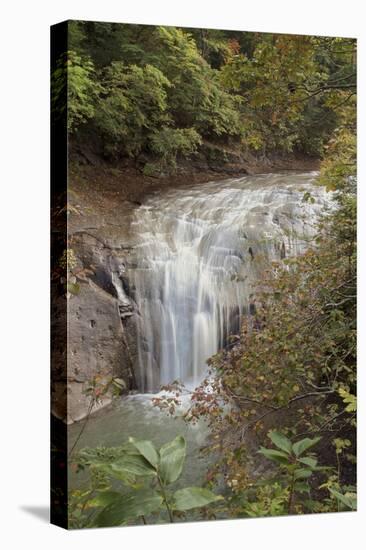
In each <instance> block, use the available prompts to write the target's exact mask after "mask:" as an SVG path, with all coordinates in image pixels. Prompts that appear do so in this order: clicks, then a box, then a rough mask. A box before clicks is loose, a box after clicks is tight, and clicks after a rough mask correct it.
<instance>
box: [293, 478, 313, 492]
mask: <svg viewBox="0 0 366 550" xmlns="http://www.w3.org/2000/svg"><path fill="white" fill-rule="evenodd" d="M294 489H295V491H297V492H298V493H310V487H309V485H308V484H307V483H306V482H301V481H300V482H299V483H295V485H294Z"/></svg>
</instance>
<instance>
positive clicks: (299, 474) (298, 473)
mask: <svg viewBox="0 0 366 550" xmlns="http://www.w3.org/2000/svg"><path fill="white" fill-rule="evenodd" d="M312 474H313V470H309V469H308V468H300V469H298V470H295V472H294V479H295V480H296V479H307V478H308V477H310V476H311V475H312Z"/></svg>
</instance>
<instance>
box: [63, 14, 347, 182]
mask: <svg viewBox="0 0 366 550" xmlns="http://www.w3.org/2000/svg"><path fill="white" fill-rule="evenodd" d="M68 27H69V45H68V48H69V50H68V52H66V53H65V54H64V55H63V56H62V57H61V58H60V60H59V63H58V66H57V68H56V69H55V71H54V74H53V84H54V90H55V93H54V103H53V107H54V109H55V110H57V109H59V110H60V109H61V110H62V109H64V108H65V106H66V101H65V99H66V93H67V98H68V127H69V131H70V132H71V133H72V134H73V135H74V138H77V137H79V138H80V140H81V141H82V142H85V141H88V140H91V141H93V142H95V141H99V143H100V145H101V149H102V150H103V153H104V154H105V155H107V156H114V157H121V156H122V157H123V156H127V157H132V158H134V159H135V160H137V159H138V158H139V157H140V158H142V162H144V163H145V164H146V163H147V164H148V166H147V169H146V170H147V172H148V173H151V172H153V171H154V170H155V171H161V170H162V169H167V168H174V167H175V165H176V159H177V157H178V156H181V157H185V156H189V155H192V154H193V153H195V152H196V151H197V150H199V148H200V145H201V144H202V143H203V142H208V143H213V144H215V145H216V146H219V147H220V146H221V147H226V148H228V147H229V149H231V150H235V151H236V152H237V153H240V152H241V153H245V152H254V153H256V154H260V155H268V154H272V153H276V154H281V153H288V152H291V151H298V152H301V153H303V154H310V155H313V156H320V155H321V154H322V153H323V151H324V145H325V144H326V143H327V141H328V139H329V137H330V136H331V134H332V132H333V131H334V129H335V128H336V127H337V125H338V123H339V116H338V105H339V104H343V103H344V102H345V101H347V99H349V98H351V97H352V96H353V95H354V93H355V86H356V81H355V66H356V65H355V63H356V61H355V41H354V40H352V39H341V38H337V39H330V38H320V37H307V36H295V35H294V36H292V35H273V34H263V33H248V32H234V31H218V30H199V29H180V28H175V27H150V26H145V25H122V24H113V23H93V22H83V21H71V22H69V23H68ZM66 69H68V74H67V83H66V78H65V70H66ZM66 88H67V90H66ZM167 145H168V146H167ZM146 156H147V157H148V158H147V159H146V158H145V157H146ZM151 164H152V165H151Z"/></svg>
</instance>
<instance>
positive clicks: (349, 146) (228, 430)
mask: <svg viewBox="0 0 366 550" xmlns="http://www.w3.org/2000/svg"><path fill="white" fill-rule="evenodd" d="M340 119H341V121H342V122H341V125H340V126H339V127H338V128H337V130H336V131H335V132H334V137H333V138H332V140H330V142H329V145H328V149H327V150H328V154H327V156H326V158H325V160H324V162H323V165H322V170H321V173H320V177H319V182H320V183H322V184H325V185H327V187H328V188H329V189H330V190H332V192H333V194H334V195H333V196H334V201H335V204H334V208H333V210H332V211H330V212H328V213H325V214H324V216H323V217H322V219H321V222H320V225H319V231H318V234H317V236H316V238H315V239H314V240H313V241H312V242H309V248H308V250H307V252H306V253H305V254H303V255H302V256H298V257H295V258H288V259H284V260H282V261H281V262H274V263H273V264H271V266H270V267H269V269H268V270H267V271H266V273H265V276H264V277H263V279H262V280H261V281H260V283H259V284H258V287H257V289H256V299H255V302H253V303H254V304H255V308H252V314H251V315H248V316H247V317H246V318H245V319H244V321H243V324H242V327H241V332H240V334H239V335H236V338H235V339H234V341H233V344H232V345H229V346H228V347H227V348H226V349H223V350H221V351H220V352H219V353H218V354H217V355H216V356H214V357H212V358H211V359H210V360H209V365H210V375H209V377H208V378H207V379H206V380H205V381H204V382H203V383H202V384H201V386H200V387H198V388H197V389H196V390H195V392H194V393H193V395H192V406H191V407H190V409H189V411H188V412H187V413H186V419H187V421H190V422H196V421H197V420H198V419H202V418H203V419H205V420H206V421H208V423H209V426H210V429H211V439H210V444H209V445H208V446H207V447H206V449H205V452H208V453H212V452H215V453H217V454H218V456H219V460H218V461H217V462H216V464H215V466H214V467H213V469H212V471H211V472H209V474H208V478H209V479H210V480H211V482H212V483H215V482H220V480H221V482H222V481H224V482H225V484H226V485H227V486H228V487H229V488H230V489H231V493H232V494H231V496H230V497H229V500H230V502H231V515H234V516H235V515H237V516H243V515H267V514H268V515H273V514H274V513H279V514H280V513H290V512H291V513H305V512H309V511H332V510H339V509H354V508H355V488H354V483H355V460H356V459H355V452H356V403H357V400H356V267H357V266H356V188H355V187H356V186H355V176H356V162H355V161H356V148H355V143H356V142H355V109H354V106H352V105H349V104H345V105H344V107H343V110H342V112H341V113H340ZM307 200H312V197H311V194H310V193H308V192H307V193H305V194H304V201H307ZM169 389H172V388H169ZM174 390H176V391H178V392H179V391H184V390H183V389H182V388H181V387H180V386H179V385H178V386H176V387H174ZM178 402H179V398H177V395H174V396H173V397H171V396H170V395H169V394H167V395H166V396H164V397H163V398H159V399H157V400H156V404H157V405H158V406H159V407H160V408H162V409H166V410H168V411H169V412H170V413H172V412H174V410H175V405H176V404H177V403H178ZM274 429H276V430H280V431H281V433H280V434H278V433H277V432H276V433H277V436H276V435H275V436H274V435H273V430H274ZM271 430H272V431H271ZM268 435H269V438H270V439H271V440H272V443H274V444H275V446H277V447H279V448H280V451H279V450H278V449H277V450H271V449H269V450H268V449H267V451H265V450H263V449H262V450H261V451H260V452H261V453H262V454H263V455H264V456H265V457H267V458H268V459H270V460H277V461H278V462H279V464H280V467H281V469H282V470H283V469H285V473H286V475H285V476H281V474H280V472H278V471H274V474H273V475H270V476H269V475H268V472H267V474H264V481H263V472H262V471H260V472H259V473H258V471H257V472H256V467H255V466H256V464H257V462H258V450H259V446H260V445H265V444H267V442H268V439H267V437H268ZM309 436H310V437H315V436H316V437H317V438H315V439H313V442H314V444H315V445H316V447H315V448H316V450H317V453H318V459H319V461H320V462H321V467H318V465H317V462H314V459H313V457H310V458H309V459H307V466H308V469H307V470H306V471H304V472H303V473H304V479H303V478H302V476H301V477H300V478H299V479H301V485H300V486H296V484H294V483H292V485H291V479H292V478H291V475H292V474H293V473H294V472H296V468H295V466H296V460H295V459H296V457H297V454H296V452H295V449H296V446H299V445H300V443H301V441H309V439H308V438H309ZM303 438H305V439H303ZM285 439H286V441H287V442H286V441H285ZM300 446H301V445H300ZM291 449H293V450H294V452H295V455H296V456H293V457H292V459H291V456H289V457H285V456H284V454H283V453H286V452H289V453H290V455H291V452H292V451H291ZM300 462H301V461H300ZM313 466H314V468H313ZM324 466H326V469H324ZM297 467H298V466H297ZM286 468H287V470H286ZM309 468H310V470H311V471H310V470H309ZM292 481H293V482H294V481H295V480H294V479H292ZM291 487H292V489H291ZM298 489H299V490H298ZM303 493H305V495H307V496H306V497H305V496H304V494H303ZM289 495H291V497H290V496H289ZM289 499H290V501H289ZM289 502H290V503H289ZM276 503H277V504H276Z"/></svg>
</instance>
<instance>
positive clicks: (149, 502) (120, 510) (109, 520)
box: [93, 490, 163, 527]
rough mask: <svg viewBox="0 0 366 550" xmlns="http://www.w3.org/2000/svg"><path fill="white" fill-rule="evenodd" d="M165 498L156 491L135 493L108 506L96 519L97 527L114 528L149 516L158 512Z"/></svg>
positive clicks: (124, 496) (95, 524)
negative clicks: (133, 519)
mask: <svg viewBox="0 0 366 550" xmlns="http://www.w3.org/2000/svg"><path fill="white" fill-rule="evenodd" d="M162 502H163V498H162V496H161V495H159V494H158V493H157V492H156V491H152V490H146V491H134V492H133V493H130V494H126V495H120V498H119V499H117V500H115V501H114V502H113V503H112V504H110V505H108V506H106V507H105V508H104V509H103V510H102V511H101V512H100V513H99V514H98V516H97V517H96V518H95V520H94V522H93V525H94V526H96V527H113V526H117V525H122V524H123V523H125V522H126V521H128V520H129V519H132V518H137V517H139V516H147V515H149V514H151V513H152V512H155V511H156V510H158V509H159V508H160V506H161V504H162Z"/></svg>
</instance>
